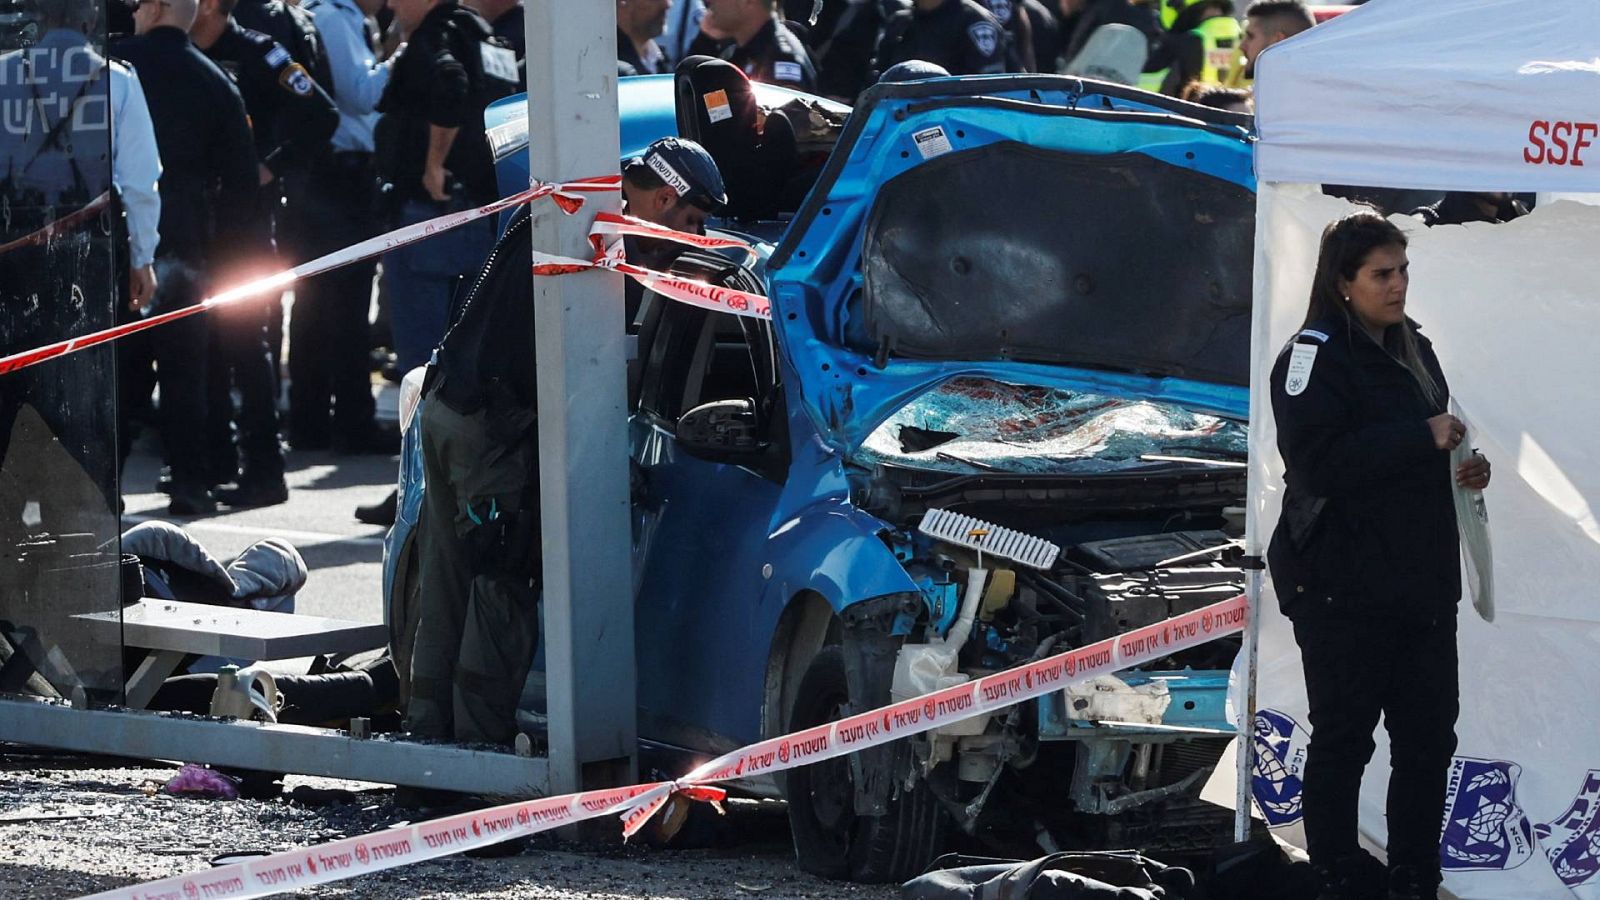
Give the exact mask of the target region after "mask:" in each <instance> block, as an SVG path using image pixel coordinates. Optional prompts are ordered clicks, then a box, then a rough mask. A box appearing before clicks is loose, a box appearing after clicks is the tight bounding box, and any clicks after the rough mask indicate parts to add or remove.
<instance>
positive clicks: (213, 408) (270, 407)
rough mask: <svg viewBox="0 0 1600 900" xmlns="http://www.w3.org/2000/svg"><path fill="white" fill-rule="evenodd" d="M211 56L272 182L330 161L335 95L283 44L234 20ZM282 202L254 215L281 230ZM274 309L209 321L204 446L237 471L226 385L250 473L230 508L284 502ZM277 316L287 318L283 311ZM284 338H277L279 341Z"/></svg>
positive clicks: (273, 200) (268, 201) (266, 227)
mask: <svg viewBox="0 0 1600 900" xmlns="http://www.w3.org/2000/svg"><path fill="white" fill-rule="evenodd" d="M205 52H206V55H207V56H209V57H210V58H211V60H212V61H213V62H215V63H217V65H218V66H219V67H221V68H222V70H223V71H225V72H227V73H228V74H229V75H231V76H233V79H234V83H235V84H237V85H238V87H239V94H240V96H241V97H243V98H244V107H245V112H246V113H248V114H249V116H250V126H251V130H252V131H253V132H254V136H255V146H256V155H257V157H258V158H259V159H260V161H261V162H262V164H263V165H265V166H266V167H267V168H268V169H269V170H270V171H271V172H272V173H273V175H274V176H281V175H283V174H286V173H290V172H294V173H301V172H305V171H307V170H308V169H309V167H310V166H312V165H313V164H315V163H317V162H319V161H320V160H321V159H322V158H323V157H324V156H325V155H326V154H327V152H328V139H329V138H331V137H332V136H333V131H334V129H335V128H337V127H338V125H339V111H338V109H337V108H336V107H335V106H334V103H333V98H331V97H329V96H328V95H327V93H326V92H324V91H323V89H322V88H321V87H320V86H318V85H317V83H316V82H315V81H313V80H312V78H311V73H310V72H308V71H307V70H306V68H305V66H303V65H301V64H300V63H299V62H298V61H296V60H295V59H294V57H292V56H291V55H290V53H289V51H288V50H287V49H285V48H284V47H283V45H282V44H280V43H278V42H277V41H275V40H273V39H272V38H270V37H268V36H267V35H265V34H262V33H261V32H259V31H252V30H250V29H248V28H245V27H243V26H241V25H240V24H239V23H238V22H237V21H235V20H234V19H233V18H231V17H230V18H229V19H228V21H227V25H226V26H225V27H224V28H223V30H222V33H221V34H220V35H218V37H217V40H216V42H215V43H213V44H212V45H211V46H210V47H208V48H206V51H205ZM281 197H282V192H281V190H279V188H278V185H277V184H276V182H275V183H274V184H272V185H270V186H269V187H268V188H266V189H264V190H262V191H261V195H260V199H261V201H262V202H261V205H260V207H259V208H258V210H257V213H256V214H257V215H258V216H259V221H260V227H261V228H262V230H263V231H264V232H266V233H267V234H274V233H275V232H276V224H277V223H276V213H277V211H278V207H279V202H278V201H279V199H280V198H281ZM273 306H277V304H276V303H272V304H252V305H251V306H250V307H249V308H246V309H240V310H238V311H236V312H234V313H232V314H230V315H227V316H220V317H214V318H213V319H212V320H211V322H210V323H209V325H210V329H211V355H212V366H211V371H210V374H209V377H208V378H207V381H208V403H207V406H208V408H209V414H208V423H207V426H206V443H207V445H208V447H209V451H208V452H209V454H210V456H211V458H212V459H213V460H214V463H215V466H216V468H217V469H218V470H219V471H221V472H222V473H223V474H228V473H229V472H230V470H231V469H232V468H233V467H234V466H235V465H236V462H235V450H234V445H233V435H232V433H231V420H232V419H233V416H232V415H231V412H232V407H233V401H232V399H231V397H230V388H231V387H236V388H237V389H238V391H239V415H238V425H239V450H240V451H242V453H243V456H244V476H243V478H241V490H240V491H238V492H235V493H234V494H233V495H231V496H230V497H228V498H227V499H230V500H232V501H233V502H246V503H248V502H264V501H266V500H268V499H271V498H273V497H280V498H281V497H282V496H283V489H282V482H283V451H282V449H281V447H280V445H279V440H278V407H277V395H278V380H277V371H276V367H275V365H274V354H273V352H272V349H273V347H274V345H275V342H274V341H273V339H272V338H273V337H274V331H273V329H272V328H271V324H272V315H271V312H272V310H271V309H270V308H269V307H273ZM277 311H278V312H280V313H281V311H282V308H281V307H278V309H277ZM281 334H282V332H281V331H278V332H276V335H277V336H278V337H280V338H281ZM276 343H281V340H279V341H277V342H276ZM230 370H231V376H232V377H231V378H230Z"/></svg>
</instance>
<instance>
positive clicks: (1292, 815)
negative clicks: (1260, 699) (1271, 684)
mask: <svg viewBox="0 0 1600 900" xmlns="http://www.w3.org/2000/svg"><path fill="white" fill-rule="evenodd" d="M1307 743H1308V733H1307V731H1306V729H1305V727H1304V726H1302V725H1301V724H1300V723H1299V722H1296V721H1295V720H1294V719H1293V718H1292V717H1291V716H1289V715H1288V714H1287V713H1281V712H1279V711H1277V710H1275V709H1263V710H1259V711H1257V712H1256V718H1255V759H1254V760H1253V761H1252V765H1251V769H1252V774H1251V776H1250V788H1251V792H1252V793H1253V794H1255V798H1256V806H1257V807H1259V808H1260V809H1261V815H1262V818H1264V819H1266V820H1267V824H1268V825H1269V826H1272V827H1274V828H1276V827H1278V826H1280V825H1291V824H1293V823H1295V822H1298V821H1300V818H1301V816H1302V815H1303V810H1302V807H1301V789H1302V784H1301V780H1300V779H1301V771H1302V770H1303V769H1304V768H1305V763H1306V745H1307Z"/></svg>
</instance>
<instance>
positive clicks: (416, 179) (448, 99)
mask: <svg viewBox="0 0 1600 900" xmlns="http://www.w3.org/2000/svg"><path fill="white" fill-rule="evenodd" d="M486 47H487V49H486ZM495 50H499V51H500V52H502V53H506V54H507V55H508V56H509V55H511V54H510V53H509V50H508V49H507V48H504V47H502V45H501V44H500V43H499V41H498V40H497V39H495V38H494V34H493V32H492V31H491V30H490V29H489V25H488V23H486V22H484V21H483V18H482V17H480V16H479V15H478V14H477V13H476V12H473V11H472V10H470V9H468V8H466V7H464V6H461V5H460V4H458V3H456V2H453V0H444V2H441V3H440V4H439V5H437V6H435V7H434V8H433V9H431V10H429V11H428V14H427V15H426V16H425V17H423V20H422V21H421V22H420V23H419V24H418V25H417V27H416V30H415V31H414V32H413V33H412V35H411V37H410V39H409V40H408V41H407V42H406V45H405V49H404V50H402V51H401V53H400V55H399V56H398V57H396V58H395V61H394V69H393V71H392V72H391V73H390V75H389V84H388V86H387V87H386V88H385V89H384V92H383V98H382V99H381V100H379V101H378V111H379V112H381V113H383V118H382V119H380V120H379V122H378V127H377V131H376V133H375V134H374V136H373V139H374V141H375V142H376V144H377V150H376V154H375V155H376V158H375V160H374V162H375V164H376V165H377V168H378V176H379V177H380V178H381V179H383V180H384V181H385V182H387V183H388V184H391V185H393V192H394V194H395V197H394V199H395V200H402V201H403V200H406V199H421V198H424V197H426V196H427V195H426V192H425V191H424V190H423V187H422V172H423V168H424V166H425V164H426V162H427V151H428V129H429V126H438V127H441V128H459V129H460V130H459V131H458V132H457V133H456V138H455V141H454V142H452V143H451V145H450V152H449V155H448V156H446V158H445V163H444V167H445V169H446V170H447V171H449V172H450V173H451V174H452V175H453V176H454V177H455V178H456V179H457V180H458V181H459V182H460V185H461V188H462V191H463V192H464V193H463V196H462V197H461V198H460V199H462V200H465V201H466V202H467V203H469V204H471V205H477V204H480V203H487V202H489V201H491V200H494V199H495V197H496V196H497V194H496V190H495V175H494V155H493V154H492V153H491V152H490V150H489V141H488V138H487V137H486V136H485V135H484V126H483V110H484V107H486V106H488V105H489V104H490V103H491V102H493V101H495V100H498V99H499V98H500V97H503V96H505V95H507V94H509V93H510V92H511V91H512V90H514V89H515V87H516V75H515V67H514V66H513V67H512V68H513V71H512V73H511V74H510V77H509V78H507V77H501V76H504V75H505V74H506V73H504V72H502V71H500V70H499V69H498V68H496V67H495V66H494V63H493V62H490V63H489V65H488V66H486V65H485V63H486V60H488V58H487V57H486V56H485V53H490V54H492V53H494V51H495ZM497 72H498V73H499V74H497Z"/></svg>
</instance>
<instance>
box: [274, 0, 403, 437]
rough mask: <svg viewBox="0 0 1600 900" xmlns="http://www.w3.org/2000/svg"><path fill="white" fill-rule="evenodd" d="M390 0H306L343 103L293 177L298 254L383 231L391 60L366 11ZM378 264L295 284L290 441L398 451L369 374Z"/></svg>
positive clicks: (293, 237)
mask: <svg viewBox="0 0 1600 900" xmlns="http://www.w3.org/2000/svg"><path fill="white" fill-rule="evenodd" d="M383 3H384V0H305V3H304V8H305V9H307V10H308V11H310V12H311V13H312V15H313V16H314V21H315V23H316V28H317V33H318V35H319V37H320V38H321V41H322V47H323V49H324V50H325V52H326V53H327V56H328V67H329V70H330V71H331V73H332V80H333V90H332V94H333V101H334V105H335V106H336V107H337V109H338V112H339V122H338V125H337V126H336V127H335V128H334V131H333V138H332V152H331V153H329V154H328V155H327V156H326V157H325V158H324V159H323V160H321V161H320V162H319V163H318V164H317V165H315V166H313V167H312V168H311V171H310V172H309V173H308V175H307V177H306V179H304V181H303V183H304V187H303V189H302V190H299V191H296V190H295V189H294V187H293V186H292V185H291V188H290V191H291V196H290V204H291V207H298V209H299V213H298V214H297V216H296V223H297V227H296V228H295V229H294V230H293V232H292V233H290V234H286V235H285V240H284V242H283V244H284V247H285V249H286V250H287V252H288V254H289V255H290V256H291V257H293V258H294V259H296V260H307V259H314V258H316V257H318V256H321V255H323V254H325V253H328V252H330V251H333V250H337V249H339V248H341V247H347V246H349V245H351V244H354V243H356V242H358V241H363V240H366V239H367V238H369V237H372V236H373V235H375V234H377V233H378V231H379V227H378V221H377V216H376V213H375V208H376V194H375V191H374V186H375V184H376V175H375V174H374V171H373V166H372V148H373V142H372V132H373V126H374V125H375V124H376V123H377V120H378V113H377V111H376V108H377V105H378V99H379V98H380V97H382V96H383V90H384V88H385V87H386V86H387V85H388V83H389V73H390V71H391V69H392V62H390V61H387V60H385V61H382V62H380V61H379V60H378V54H377V52H376V49H375V47H376V41H375V38H376V35H375V34H373V33H372V31H371V30H370V28H369V25H368V21H367V19H368V17H369V16H372V15H375V14H376V13H377V12H378V11H379V10H381V9H382V8H383ZM376 270H377V263H376V262H375V261H372V260H368V261H366V262H358V263H354V264H352V265H348V266H345V267H344V268H342V269H339V270H337V271H334V272H329V273H327V274H325V275H319V276H317V277H316V278H312V279H308V280H306V281H302V282H300V283H298V284H297V285H295V305H294V310H293V315H292V316H291V317H290V320H289V346H290V347H291V348H292V352H291V353H290V354H289V377H290V381H289V443H290V446H292V447H294V448H295V449H297V450H326V449H328V448H329V447H332V448H333V449H335V450H338V451H340V452H345V453H362V452H393V450H394V448H395V447H396V446H397V442H396V441H395V439H394V438H392V437H390V436H389V435H386V434H385V433H383V432H381V431H380V430H379V428H378V426H377V424H376V422H375V420H374V403H373V399H372V386H371V382H370V380H369V372H370V368H369V366H368V348H369V346H370V344H371V340H370V335H369V329H370V326H369V322H368V309H369V308H370V305H371V302H372V280H373V275H374V274H375V273H376Z"/></svg>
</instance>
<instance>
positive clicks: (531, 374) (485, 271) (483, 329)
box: [436, 205, 538, 415]
mask: <svg viewBox="0 0 1600 900" xmlns="http://www.w3.org/2000/svg"><path fill="white" fill-rule="evenodd" d="M532 252H533V229H532V227H531V226H530V224H529V211H528V207H527V206H526V205H523V206H521V207H518V208H517V210H516V211H515V212H513V213H512V215H511V220H510V222H509V224H508V225H507V226H506V230H505V233H504V234H503V235H501V236H500V239H499V240H498V241H497V242H496V243H495V247H494V250H493V252H491V253H490V254H489V258H488V259H487V260H485V261H484V264H483V268H482V270H481V271H480V272H479V274H478V275H477V277H476V279H475V280H474V281H473V284H472V287H471V289H470V292H469V293H468V294H467V297H466V300H465V301H464V302H463V303H462V306H461V309H460V311H459V313H458V314H457V316H456V320H455V324H453V325H451V326H450V330H449V332H447V333H446V334H445V336H444V340H443V341H442V342H440V344H439V363H438V366H439V372H438V374H439V375H441V376H443V377H442V380H441V381H440V383H439V386H438V388H437V389H436V393H437V394H438V396H439V398H440V399H441V400H443V401H444V402H445V403H447V404H449V406H450V407H451V408H452V409H454V410H455V411H457V412H459V413H461V414H463V415H471V414H472V413H474V412H477V411H478V410H480V409H483V408H485V407H488V408H491V409H492V410H498V409H502V408H507V407H522V408H537V407H538V395H537V387H538V384H537V380H536V378H535V366H536V361H537V359H538V355H537V353H535V351H534V340H533V337H534V318H533V279H532V278H530V277H529V276H528V257H529V256H530V255H531V254H532Z"/></svg>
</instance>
